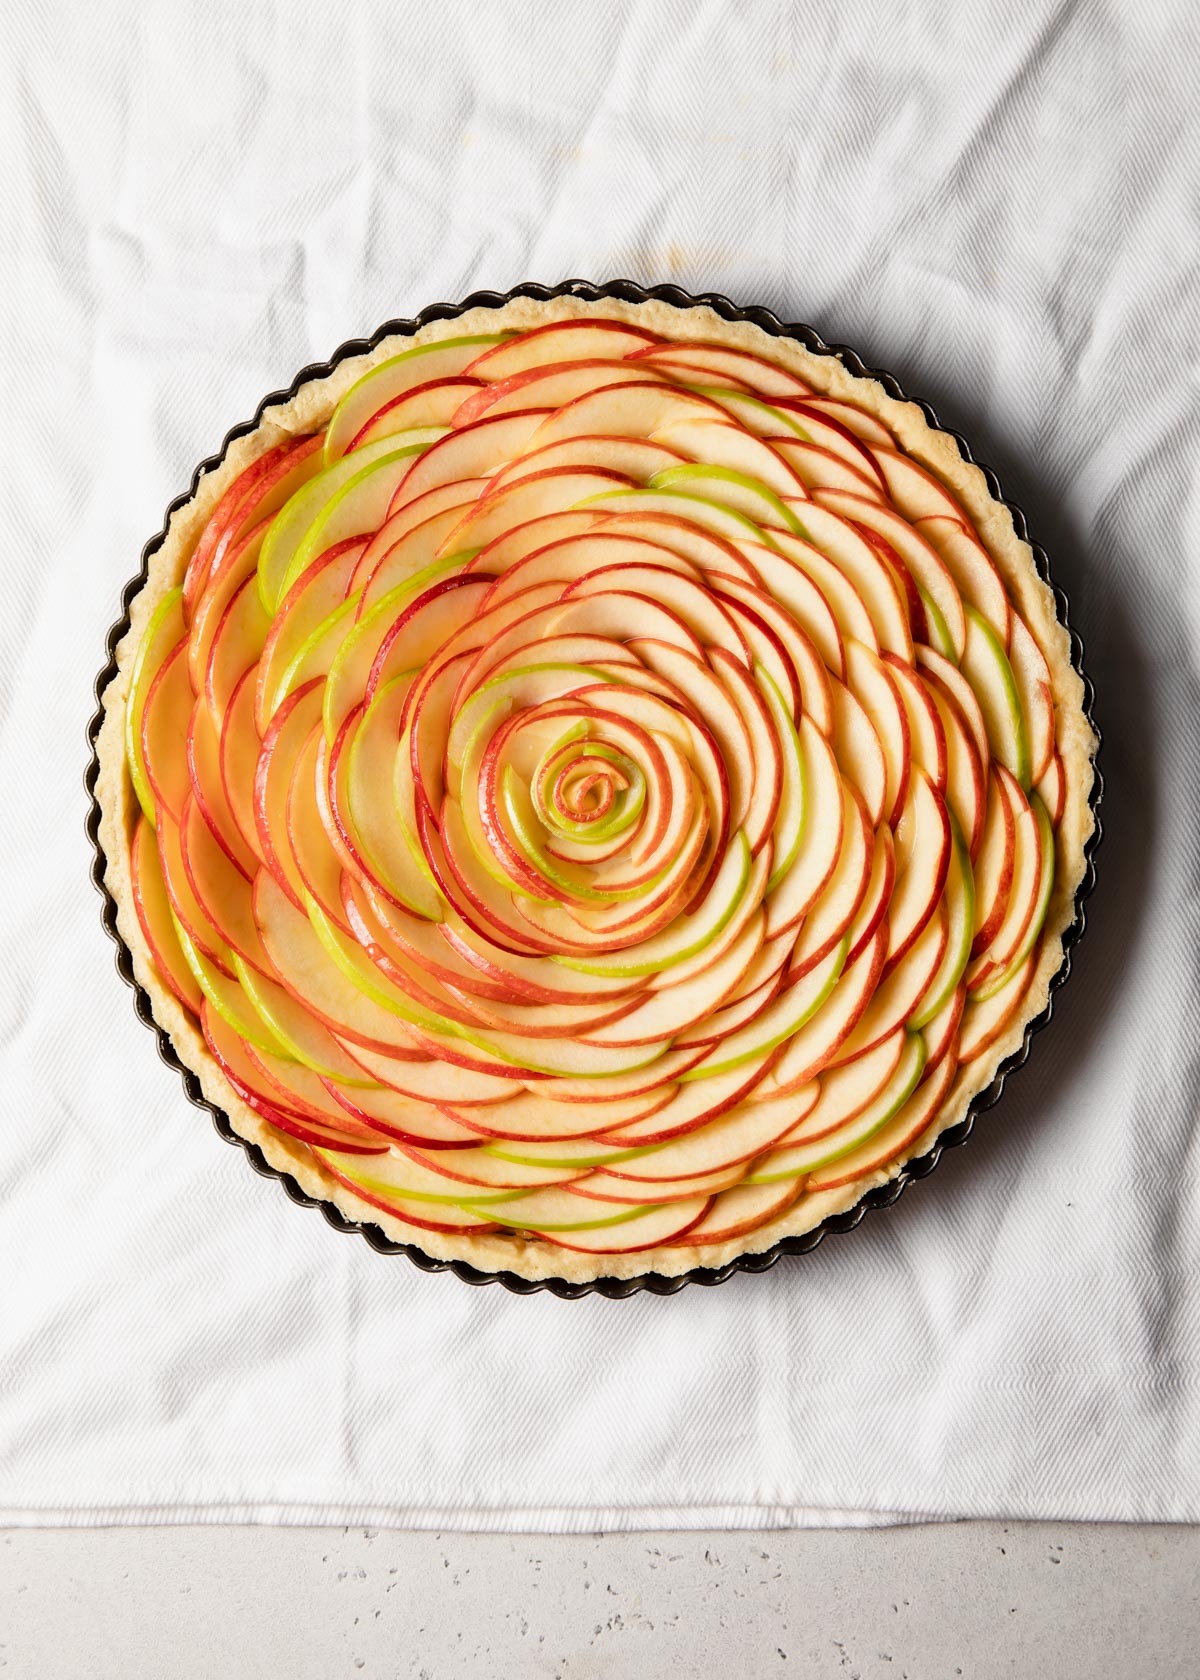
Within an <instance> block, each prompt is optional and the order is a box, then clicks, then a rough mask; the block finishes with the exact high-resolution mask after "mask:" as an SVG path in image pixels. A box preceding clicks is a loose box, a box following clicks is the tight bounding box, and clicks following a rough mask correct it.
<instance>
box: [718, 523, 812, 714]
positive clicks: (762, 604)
mask: <svg viewBox="0 0 1200 1680" xmlns="http://www.w3.org/2000/svg"><path fill="white" fill-rule="evenodd" d="M764 552H765V551H764ZM784 564H786V562H784ZM713 581H714V582H717V581H719V583H720V587H719V588H718V589H716V590H714V594H715V596H716V599H717V600H718V601H720V603H721V605H722V606H723V607H725V608H727V609H730V610H732V609H733V608H734V607H735V606H736V609H737V610H736V612H735V613H734V617H735V618H736V620H737V622H738V623H739V625H740V627H741V629H742V633H743V635H744V636H745V637H746V640H747V641H749V642H750V643H751V645H752V648H753V650H754V654H755V658H756V659H757V660H758V662H759V663H760V664H761V665H763V666H764V667H765V669H766V670H767V672H769V673H770V675H771V677H772V680H773V681H774V682H775V684H776V686H777V687H779V688H780V689H781V690H782V693H783V694H784V695H785V696H786V697H787V698H788V699H789V701H791V702H793V706H794V700H795V697H796V696H797V694H798V695H799V701H800V705H801V707H802V708H803V710H804V711H805V712H807V714H808V716H809V717H811V718H812V720H813V722H814V723H815V724H816V726H817V728H818V729H819V730H820V731H821V734H822V735H824V736H826V737H829V736H830V735H832V733H833V696H832V694H831V692H830V687H829V677H828V675H827V674H826V670H825V666H824V664H823V663H822V660H821V656H820V654H819V653H818V652H817V650H816V648H815V647H814V646H813V644H812V642H811V641H810V640H809V639H808V636H807V634H806V633H805V631H804V629H803V627H802V626H801V625H799V624H798V623H797V622H796V620H795V619H794V618H793V617H792V615H791V613H790V612H788V610H787V608H786V607H784V606H781V605H780V603H779V602H778V601H776V600H775V599H774V597H773V596H771V595H770V594H768V593H767V591H766V590H763V589H759V588H757V587H756V586H755V585H753V584H746V583H740V582H738V580H737V579H736V578H724V577H722V578H721V579H719V580H716V579H714V580H713ZM806 581H807V580H806ZM780 667H782V670H781V669H780ZM794 715H796V714H795V712H794V709H793V716H794Z"/></svg>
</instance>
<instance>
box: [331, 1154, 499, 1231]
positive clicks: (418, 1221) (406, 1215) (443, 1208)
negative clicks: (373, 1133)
mask: <svg viewBox="0 0 1200 1680" xmlns="http://www.w3.org/2000/svg"><path fill="white" fill-rule="evenodd" d="M313 1154H314V1155H315V1156H316V1157H317V1159H318V1160H319V1161H320V1163H321V1165H322V1166H323V1167H324V1168H325V1170H326V1171H327V1172H328V1173H329V1174H330V1176H331V1177H332V1178H334V1179H336V1180H337V1182H338V1183H339V1184H342V1185H344V1186H345V1188H346V1189H347V1190H350V1191H352V1192H353V1194H354V1195H355V1196H357V1197H358V1199H359V1200H360V1201H362V1202H365V1203H366V1204H367V1205H368V1206H369V1207H374V1208H379V1209H380V1210H381V1211H382V1212H383V1213H387V1214H390V1215H391V1216H392V1218H393V1219H399V1220H400V1221H401V1223H402V1224H405V1225H411V1226H412V1227H413V1228H414V1229H415V1230H418V1231H437V1232H441V1233H445V1234H447V1235H451V1236H457V1235H459V1234H460V1233H471V1234H472V1235H480V1234H482V1233H484V1232H487V1231H494V1230H495V1229H496V1226H495V1225H494V1224H492V1223H491V1221H490V1220H489V1219H488V1218H487V1217H486V1215H484V1214H476V1213H472V1212H470V1210H469V1209H466V1208H462V1207H457V1206H455V1205H454V1204H452V1203H442V1202H432V1201H417V1200H415V1199H413V1198H410V1197H407V1196H405V1195H404V1194H403V1192H402V1190H400V1189H399V1188H397V1186H396V1185H395V1184H393V1183H391V1182H389V1181H388V1176H387V1175H388V1173H389V1170H390V1168H391V1166H392V1163H393V1162H394V1161H396V1160H401V1161H402V1160H403V1158H402V1157H398V1156H392V1155H390V1154H389V1155H375V1156H372V1157H371V1158H370V1160H368V1161H366V1162H363V1163H361V1164H359V1163H357V1161H356V1158H355V1157H354V1156H353V1155H349V1154H347V1153H346V1152H345V1151H334V1150H327V1149H314V1150H313ZM509 1193H511V1192H509Z"/></svg>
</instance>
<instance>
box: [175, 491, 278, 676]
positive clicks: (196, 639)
mask: <svg viewBox="0 0 1200 1680" xmlns="http://www.w3.org/2000/svg"><path fill="white" fill-rule="evenodd" d="M267 523H268V522H267V521H266V520H264V521H263V522H262V523H261V524H259V525H256V526H255V527H254V528H253V529H252V530H250V531H248V532H247V533H246V535H245V536H244V537H243V538H241V539H240V541H238V542H237V543H235V544H233V545H232V546H230V547H225V546H224V545H223V546H222V548H221V550H220V551H219V552H218V555H217V557H216V559H215V561H214V565H213V569H212V572H211V574H210V576H209V579H208V582H207V583H206V585H205V587H204V589H203V590H202V591H201V592H200V594H199V595H198V596H197V598H196V600H195V601H194V602H193V604H192V608H191V619H190V621H189V624H188V651H187V659H188V671H189V673H190V676H191V682H192V688H193V690H194V692H195V693H197V694H200V693H201V692H202V691H203V689H204V678H205V673H206V672H207V670H208V662H209V658H210V656H211V654H212V645H213V640H214V638H215V637H216V634H217V632H218V630H219V629H220V628H221V625H222V621H223V620H224V618H225V614H226V612H227V610H228V607H229V604H230V602H231V601H232V600H233V598H234V596H235V595H236V594H237V593H238V591H239V590H240V589H241V587H242V585H243V584H244V583H245V581H246V579H247V578H249V577H253V576H254V574H255V572H256V571H257V569H258V556H259V553H260V551H261V549H262V542H263V538H264V536H265V535H266V532H267Z"/></svg>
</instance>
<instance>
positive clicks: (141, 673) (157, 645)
mask: <svg viewBox="0 0 1200 1680" xmlns="http://www.w3.org/2000/svg"><path fill="white" fill-rule="evenodd" d="M185 634H186V626H185V624H184V616H183V590H182V589H170V590H168V591H167V593H166V594H165V595H164V596H163V598H162V600H161V601H160V602H159V603H158V606H157V607H156V608H155V609H154V612H153V613H152V614H151V616H150V619H149V621H148V622H147V625H146V628H145V630H144V631H143V632H142V639H141V642H140V643H139V644H138V650H137V653H136V655H135V656H134V661H133V670H132V672H131V674H130V680H129V696H128V698H127V700H126V702H125V757H126V761H127V762H128V765H129V777H130V780H131V781H132V783H133V791H134V793H135V794H136V795H137V799H138V804H139V805H140V806H141V807H142V810H143V811H144V812H145V814H146V816H147V817H148V818H149V819H150V821H151V822H153V821H154V793H153V790H152V789H151V786H150V778H149V776H148V775H147V773H146V760H145V757H144V754H143V749H142V722H143V719H144V717H145V712H146V700H147V698H148V696H149V693H150V689H151V686H152V685H153V683H154V681H155V679H156V677H157V676H158V674H159V672H160V671H161V670H162V668H163V666H164V664H165V663H166V661H167V657H168V655H169V654H171V653H172V652H173V651H174V650H175V649H176V648H178V647H179V646H180V644H181V643H182V642H183V639H184V636H185Z"/></svg>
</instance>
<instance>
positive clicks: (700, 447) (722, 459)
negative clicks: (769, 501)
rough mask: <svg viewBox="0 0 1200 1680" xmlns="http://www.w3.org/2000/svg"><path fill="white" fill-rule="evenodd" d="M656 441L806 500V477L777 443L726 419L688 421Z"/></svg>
mask: <svg viewBox="0 0 1200 1680" xmlns="http://www.w3.org/2000/svg"><path fill="white" fill-rule="evenodd" d="M655 441H656V442H660V443H665V444H666V445H668V447H669V448H671V449H674V450H678V451H679V452H680V454H682V455H684V456H686V457H687V458H688V460H690V461H695V462H699V463H703V464H705V465H707V466H713V467H726V468H729V469H731V470H732V471H734V472H738V473H744V474H745V475H746V476H747V477H749V478H752V479H756V480H758V482H759V483H761V484H764V485H765V486H766V487H767V489H768V490H772V491H774V493H775V494H776V495H777V496H798V497H800V498H801V499H803V498H804V496H805V494H806V492H805V481H804V479H803V478H802V477H801V475H800V474H799V473H798V472H797V471H796V470H795V468H794V467H792V466H791V465H789V463H788V460H787V458H786V456H785V455H784V454H783V453H782V452H781V451H780V449H779V448H778V447H777V445H776V444H775V443H774V442H772V443H768V442H766V440H765V439H763V438H760V437H756V436H755V435H754V433H753V432H747V431H743V429H742V428H741V427H740V426H731V425H729V424H727V423H726V422H725V421H724V420H717V419H715V418H711V419H704V420H684V421H681V422H680V423H679V424H678V425H675V426H669V427H668V428H667V429H666V430H665V431H663V432H660V433H659V434H658V436H657V438H656V440H655ZM664 482H667V481H665V480H664Z"/></svg>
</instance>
